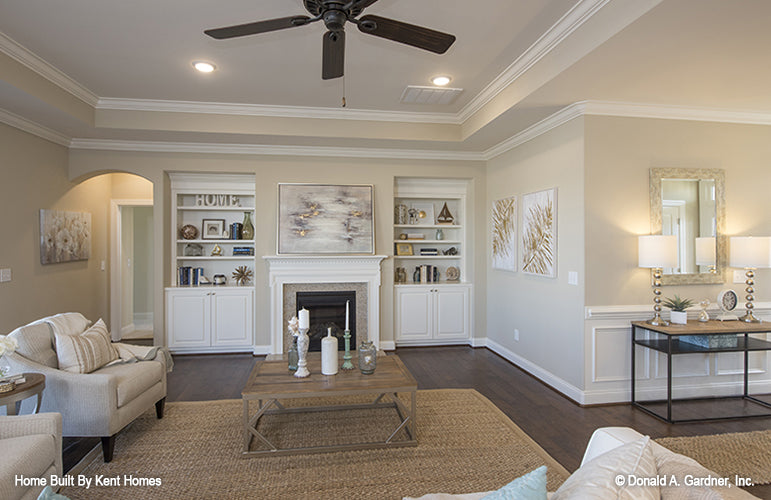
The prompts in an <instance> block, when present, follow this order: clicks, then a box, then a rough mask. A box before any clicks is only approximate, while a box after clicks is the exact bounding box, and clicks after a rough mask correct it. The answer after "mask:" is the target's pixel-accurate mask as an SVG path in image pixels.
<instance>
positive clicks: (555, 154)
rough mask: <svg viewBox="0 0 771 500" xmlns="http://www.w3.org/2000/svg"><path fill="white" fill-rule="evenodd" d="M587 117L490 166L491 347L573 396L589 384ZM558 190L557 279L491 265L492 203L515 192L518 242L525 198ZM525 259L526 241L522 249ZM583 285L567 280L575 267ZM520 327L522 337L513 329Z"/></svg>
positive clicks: (487, 224) (487, 206) (489, 336)
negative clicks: (585, 332)
mask: <svg viewBox="0 0 771 500" xmlns="http://www.w3.org/2000/svg"><path fill="white" fill-rule="evenodd" d="M583 135H584V121H583V119H582V118H576V119H573V120H572V121H570V122H568V123H566V124H564V125H561V126H559V127H557V128H555V129H553V130H551V131H549V132H547V133H545V134H543V135H541V136H539V137H537V138H535V139H533V140H531V141H529V142H527V143H525V144H523V145H522V146H519V147H518V148H516V149H514V150H512V151H509V152H507V153H505V154H503V155H501V156H499V157H497V158H495V159H493V160H491V161H490V162H489V164H488V169H487V202H486V204H485V211H486V214H487V219H488V220H487V222H486V226H487V235H488V236H486V242H485V248H486V252H487V311H486V314H487V338H488V346H489V347H490V348H491V349H493V350H494V351H496V352H498V353H499V354H501V355H503V356H504V357H506V358H508V359H510V360H512V361H513V362H515V363H516V364H518V365H520V366H521V367H523V368H525V369H526V370H528V371H530V372H531V373H533V374H535V375H536V376H538V377H539V378H541V379H542V380H544V381H545V382H546V383H548V384H550V385H552V386H553V387H555V388H556V389H558V390H560V391H561V392H563V393H565V394H566V395H568V396H570V397H572V398H574V399H578V398H579V397H580V391H581V389H582V388H583V369H584V367H583V358H584V356H583V307H584V302H583V298H584V286H583V283H584V276H583V268H584V229H583V228H584V210H583V206H584V144H583ZM554 187H556V188H557V203H556V205H557V277H556V278H555V279H550V278H542V277H536V276H532V275H525V274H523V273H522V271H521V267H522V264H521V262H519V263H518V266H517V267H518V270H517V272H514V273H512V272H507V271H501V270H494V269H492V260H491V257H490V255H489V248H490V243H489V239H490V236H489V235H490V234H491V226H490V220H489V219H490V216H489V214H490V208H491V206H492V202H493V200H496V199H500V198H506V197H510V196H513V195H516V196H517V197H518V198H519V200H518V214H519V215H518V217H517V225H518V229H517V232H518V239H519V241H520V242H521V237H522V227H521V224H522V214H521V207H522V195H524V194H527V193H531V192H534V191H540V190H543V189H549V188H554ZM518 255H519V256H520V257H521V255H522V250H521V243H520V248H519V250H518ZM569 271H574V272H577V273H578V285H577V286H576V285H569V284H568V272H569ZM515 328H516V329H518V330H519V341H516V340H515V339H514V329H515Z"/></svg>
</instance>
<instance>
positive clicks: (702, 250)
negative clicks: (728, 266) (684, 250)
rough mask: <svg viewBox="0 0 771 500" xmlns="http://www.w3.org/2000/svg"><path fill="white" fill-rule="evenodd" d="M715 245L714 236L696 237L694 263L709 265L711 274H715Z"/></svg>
mask: <svg viewBox="0 0 771 500" xmlns="http://www.w3.org/2000/svg"><path fill="white" fill-rule="evenodd" d="M716 258H717V246H716V244H715V237H714V236H703V237H699V238H696V265H697V266H707V267H709V272H710V273H711V274H717V260H716Z"/></svg>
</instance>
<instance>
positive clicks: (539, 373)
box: [486, 338, 585, 405]
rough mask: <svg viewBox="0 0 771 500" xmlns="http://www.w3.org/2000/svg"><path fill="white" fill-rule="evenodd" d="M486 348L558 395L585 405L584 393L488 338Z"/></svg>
mask: <svg viewBox="0 0 771 500" xmlns="http://www.w3.org/2000/svg"><path fill="white" fill-rule="evenodd" d="M486 347H487V348H488V349H490V350H491V351H493V352H494V353H496V354H497V355H499V356H501V357H502V358H504V359H506V360H508V361H510V362H512V363H514V364H515V365H517V366H518V367H519V368H521V369H522V370H524V371H526V372H527V373H529V374H531V375H533V376H534V377H536V378H537V379H538V380H540V381H541V382H543V383H544V384H546V385H548V386H549V387H551V388H552V389H554V390H555V391H557V392H559V393H560V394H562V395H564V396H565V397H567V398H568V399H571V400H573V401H574V402H576V403H578V404H580V405H583V404H585V401H584V399H585V398H584V392H583V391H582V390H581V389H579V388H578V387H576V386H574V385H573V384H571V383H569V382H567V381H565V380H563V379H561V378H560V377H558V376H556V375H554V374H553V373H551V372H550V371H548V370H545V369H543V368H541V367H540V366H538V365H536V364H535V363H533V362H531V361H528V360H527V359H525V358H523V357H521V356H519V355H518V354H515V353H514V352H513V351H511V350H509V349H507V348H506V347H503V346H502V345H501V344H499V343H497V342H495V341H494V340H491V339H489V338H488V339H487V342H486Z"/></svg>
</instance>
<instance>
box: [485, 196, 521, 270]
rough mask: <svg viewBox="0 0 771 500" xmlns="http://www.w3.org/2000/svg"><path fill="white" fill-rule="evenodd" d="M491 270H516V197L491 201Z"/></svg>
mask: <svg viewBox="0 0 771 500" xmlns="http://www.w3.org/2000/svg"><path fill="white" fill-rule="evenodd" d="M491 219H492V220H491V222H492V232H493V241H492V252H493V255H492V259H493V269H500V270H503V271H512V272H516V270H517V197H516V196H511V197H509V198H503V199H500V200H495V201H493V208H492V212H491Z"/></svg>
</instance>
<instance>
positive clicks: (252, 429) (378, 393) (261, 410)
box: [241, 353, 418, 456]
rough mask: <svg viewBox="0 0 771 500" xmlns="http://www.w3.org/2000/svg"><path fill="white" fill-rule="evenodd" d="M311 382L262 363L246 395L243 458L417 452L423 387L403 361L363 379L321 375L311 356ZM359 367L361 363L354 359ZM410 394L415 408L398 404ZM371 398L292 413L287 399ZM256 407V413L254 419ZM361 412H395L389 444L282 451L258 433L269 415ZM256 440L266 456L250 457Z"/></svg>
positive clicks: (381, 363) (391, 360) (388, 361)
mask: <svg viewBox="0 0 771 500" xmlns="http://www.w3.org/2000/svg"><path fill="white" fill-rule="evenodd" d="M308 358H309V359H308V369H309V370H310V372H311V375H310V377H307V378H297V377H295V376H294V375H293V373H292V372H290V371H289V370H288V369H287V363H286V361H283V360H278V361H258V362H257V364H256V365H255V367H254V369H253V370H252V373H251V375H250V376H249V380H248V382H247V383H246V386H245V387H244V390H243V392H242V393H241V395H242V398H243V401H244V449H243V452H242V454H243V456H265V455H272V456H278V455H291V454H298V453H319V452H329V451H338V450H359V449H368V448H388V447H396V446H416V445H417V444H418V441H417V436H416V433H415V429H416V427H415V414H416V409H417V408H416V403H415V393H416V391H417V389H418V383H417V382H416V381H415V378H414V377H413V376H412V374H410V372H409V371H407V368H406V367H405V366H404V364H403V363H402V361H401V360H400V359H399V358H398V357H397V356H395V355H393V356H378V358H377V369H376V370H375V373H373V374H371V375H363V374H362V373H361V372H360V371H359V370H358V369H354V370H350V371H343V370H340V371H339V372H338V373H337V375H322V374H321V359H320V356H318V353H310V354H309V356H308ZM353 361H354V366H357V363H356V358H354V359H353ZM400 392H401V393H410V403H411V404H410V407H409V408H407V405H405V403H404V402H403V401H402V400H401V399H399V397H398V396H397V393H400ZM352 395H371V396H372V397H373V401H372V402H371V403H363V404H347V403H344V404H339V405H331V406H330V405H326V406H302V407H295V408H287V407H285V406H284V405H282V404H281V402H280V400H282V399H284V400H285V399H298V398H321V397H323V398H328V397H336V396H352ZM254 402H256V403H257V407H256V410H257V411H256V413H254V414H252V411H254V408H252V409H250V406H254V405H253V404H252V403H254ZM359 408H372V409H375V408H393V409H395V410H396V414H397V415H398V417H399V421H400V423H399V424H398V425H397V427H396V428H395V429H394V431H393V432H392V433H391V435H390V436H389V437H388V438H387V439H385V440H384V441H372V442H363V443H352V444H334V445H322V446H300V447H294V448H282V447H279V446H276V445H275V444H274V443H273V442H272V441H271V440H270V438H269V437H268V436H265V435H264V434H263V433H261V432H260V431H258V430H257V425H258V423H259V421H260V419H261V418H262V417H263V416H264V415H271V414H283V413H300V412H318V411H335V410H349V409H359ZM401 429H404V430H405V432H406V437H407V439H402V440H395V439H394V437H395V436H396V435H397V433H398V432H399V431H400V430H401ZM254 439H257V440H259V441H261V442H262V443H263V444H264V445H266V446H267V449H265V450H258V451H250V449H249V448H250V445H251V443H252V440H254Z"/></svg>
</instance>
